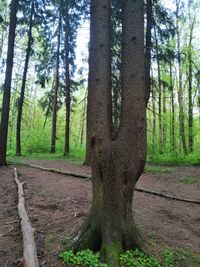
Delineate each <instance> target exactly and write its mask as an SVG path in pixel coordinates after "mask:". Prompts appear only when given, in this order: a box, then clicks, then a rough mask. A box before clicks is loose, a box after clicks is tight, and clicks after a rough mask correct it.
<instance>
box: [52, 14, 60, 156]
mask: <svg viewBox="0 0 200 267" xmlns="http://www.w3.org/2000/svg"><path fill="white" fill-rule="evenodd" d="M59 12H60V11H59ZM60 34H61V13H60V14H59V25H58V46H57V54H56V77H55V88H54V98H53V118H52V132H51V150H50V153H55V152H56V124H57V108H58V105H57V104H58V89H59V67H60Z"/></svg>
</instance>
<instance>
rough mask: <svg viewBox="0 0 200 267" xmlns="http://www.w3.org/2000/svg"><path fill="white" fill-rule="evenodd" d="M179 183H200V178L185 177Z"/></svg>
mask: <svg viewBox="0 0 200 267" xmlns="http://www.w3.org/2000/svg"><path fill="white" fill-rule="evenodd" d="M179 183H181V184H185V185H192V184H199V183H200V180H199V178H197V177H185V178H181V179H180V180H179Z"/></svg>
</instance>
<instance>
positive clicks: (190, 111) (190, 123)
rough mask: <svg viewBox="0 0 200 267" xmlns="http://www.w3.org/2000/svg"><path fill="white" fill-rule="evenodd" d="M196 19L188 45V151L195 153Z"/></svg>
mask: <svg viewBox="0 0 200 267" xmlns="http://www.w3.org/2000/svg"><path fill="white" fill-rule="evenodd" d="M194 22H195V18H194V19H193V21H192V23H191V25H190V36H189V44H188V64H189V66H188V150H189V152H190V153H192V152H193V145H194V139H193V100H192V80H193V58H192V39H193V29H194Z"/></svg>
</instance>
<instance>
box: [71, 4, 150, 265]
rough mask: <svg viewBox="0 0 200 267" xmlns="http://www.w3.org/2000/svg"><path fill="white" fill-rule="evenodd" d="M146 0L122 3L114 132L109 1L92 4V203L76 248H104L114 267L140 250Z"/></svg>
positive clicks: (90, 69) (90, 80)
mask: <svg viewBox="0 0 200 267" xmlns="http://www.w3.org/2000/svg"><path fill="white" fill-rule="evenodd" d="M143 20H144V18H143V1H140V0H136V1H132V0H128V1H123V36H122V38H123V47H122V71H121V77H122V85H121V88H122V111H121V122H120V126H119V129H118V131H117V133H115V134H113V133H112V129H113V128H112V99H111V59H110V52H111V49H110V47H111V44H110V40H111V38H110V1H109V0H101V1H100V0H92V1H91V31H90V32H91V40H90V57H89V94H90V97H89V100H90V101H89V105H90V108H89V117H90V120H91V121H92V125H90V136H89V140H90V147H91V151H92V183H93V201H92V208H91V211H90V215H89V218H88V220H87V221H86V222H85V224H84V225H83V227H82V228H81V229H80V231H79V232H78V234H77V235H76V236H75V238H74V239H73V247H74V249H75V250H77V249H82V248H88V247H89V248H90V249H94V250H101V252H102V255H103V257H104V260H105V261H106V262H107V263H108V265H109V266H110V267H117V266H119V254H120V253H121V252H122V251H123V250H126V249H133V248H134V247H135V246H139V247H140V246H141V239H140V237H139V235H138V233H137V230H136V227H135V224H134V220H133V214H132V201H133V190H134V186H135V184H136V182H137V180H138V179H139V177H140V174H141V173H142V171H143V168H144V165H145V159H146V112H145V107H146V90H145V62H144V61H145V60H144V21H143Z"/></svg>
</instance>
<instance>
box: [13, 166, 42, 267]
mask: <svg viewBox="0 0 200 267" xmlns="http://www.w3.org/2000/svg"><path fill="white" fill-rule="evenodd" d="M14 172H15V182H16V184H17V187H18V213H19V218H20V224H21V231H22V237H23V266H24V267H39V263H38V258H37V251H36V245H35V241H34V229H33V228H32V226H31V223H30V220H29V218H28V215H27V212H26V209H25V198H24V191H23V183H20V181H19V180H18V177H17V170H16V168H14Z"/></svg>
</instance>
